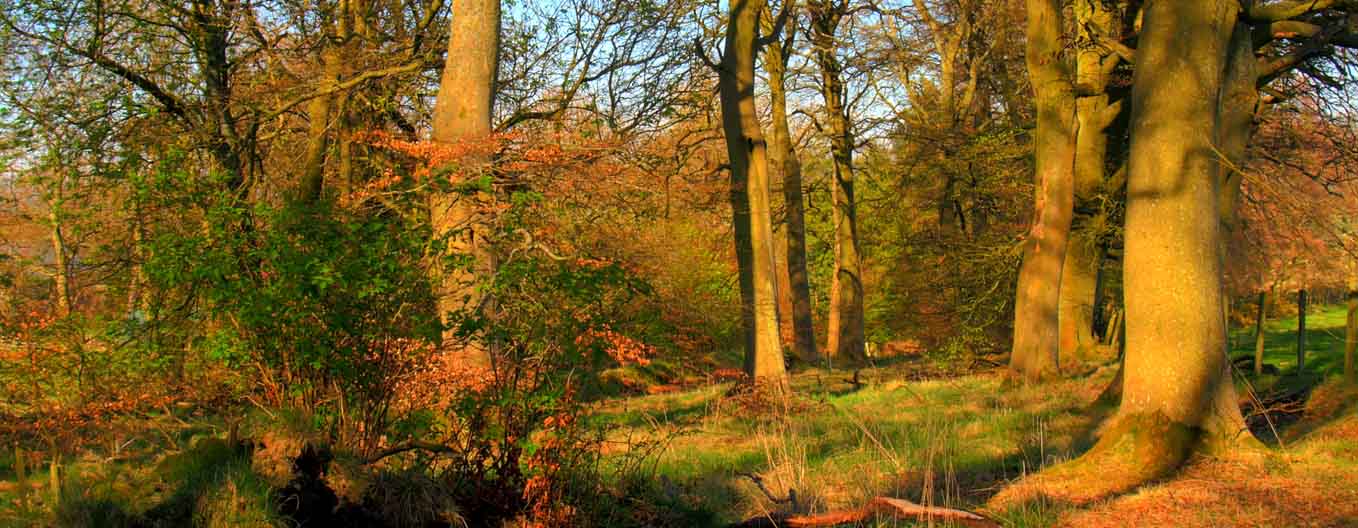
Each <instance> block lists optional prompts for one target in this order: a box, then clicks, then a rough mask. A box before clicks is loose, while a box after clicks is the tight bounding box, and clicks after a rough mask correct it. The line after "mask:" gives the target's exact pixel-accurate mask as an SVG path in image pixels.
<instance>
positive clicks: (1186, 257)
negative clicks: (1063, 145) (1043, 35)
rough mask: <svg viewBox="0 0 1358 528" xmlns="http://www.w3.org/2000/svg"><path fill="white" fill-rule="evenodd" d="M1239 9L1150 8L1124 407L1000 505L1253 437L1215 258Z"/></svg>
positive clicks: (1133, 479)
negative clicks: (1227, 91)
mask: <svg viewBox="0 0 1358 528" xmlns="http://www.w3.org/2000/svg"><path fill="white" fill-rule="evenodd" d="M1238 18H1239V7H1238V6H1237V5H1236V4H1235V3H1234V2H1232V1H1230V0H1211V1H1203V2H1152V3H1151V4H1150V5H1148V6H1147V7H1146V10H1145V13H1144V14H1143V19H1142V29H1141V37H1140V39H1139V41H1138V46H1137V49H1136V55H1135V62H1136V72H1135V74H1134V77H1133V86H1132V97H1131V104H1132V108H1131V111H1132V115H1131V123H1130V132H1131V152H1130V158H1129V174H1128V191H1127V192H1128V194H1127V201H1128V203H1127V223H1126V256H1125V263H1124V276H1123V281H1124V283H1125V285H1126V292H1125V304H1126V310H1127V323H1126V328H1127V352H1126V360H1125V366H1124V373H1123V385H1122V403H1121V406H1120V409H1119V414H1118V416H1117V418H1116V423H1115V424H1114V425H1113V426H1112V427H1111V428H1109V429H1108V430H1106V431H1105V432H1104V433H1103V435H1102V436H1101V437H1100V438H1099V440H1098V443H1097V444H1095V446H1094V447H1093V448H1092V449H1091V450H1090V451H1089V452H1087V453H1085V454H1084V455H1082V456H1081V457H1080V458H1078V459H1076V460H1074V461H1071V462H1068V463H1065V464H1062V465H1058V466H1055V467H1053V468H1050V469H1048V470H1046V471H1044V472H1042V473H1039V474H1038V475H1037V476H1035V477H1034V478H1033V479H1032V480H1031V481H1029V482H1027V483H1021V484H1019V485H1017V486H1014V487H1011V488H1009V489H1007V490H1006V491H1005V492H1002V493H1001V494H1000V495H999V496H997V497H996V499H995V502H997V503H1007V502H1009V501H1013V500H1015V499H1018V500H1024V497H1028V496H1031V494H1032V493H1035V492H1036V490H1039V489H1040V490H1042V492H1043V493H1047V494H1049V495H1051V496H1053V497H1056V498H1059V499H1063V500H1072V501H1084V500H1088V499H1090V498H1097V497H1102V496H1106V495H1107V494H1110V493H1118V492H1122V491H1126V490H1129V489H1131V488H1133V487H1135V486H1138V485H1140V484H1141V483H1143V482H1146V481H1148V480H1151V479H1154V478H1158V477H1161V476H1163V475H1166V474H1168V473H1169V472H1171V471H1173V470H1175V469H1176V468H1178V466H1179V465H1180V464H1181V463H1182V462H1183V461H1184V460H1185V459H1186V458H1187V457H1188V455H1189V454H1191V453H1193V452H1195V451H1197V450H1199V449H1204V448H1214V449H1229V448H1231V447H1232V446H1235V445H1238V444H1240V443H1242V442H1245V441H1247V439H1252V437H1250V436H1248V435H1247V434H1246V435H1245V436H1244V437H1242V436H1241V433H1242V431H1244V430H1245V429H1244V419H1243V417H1242V416H1241V414H1240V409H1239V407H1238V406H1237V404H1236V398H1235V386H1234V384H1233V383H1232V382H1231V378H1230V374H1229V370H1228V364H1227V362H1226V356H1225V353H1224V351H1225V344H1226V342H1225V340H1226V328H1225V320H1224V318H1223V317H1222V313H1223V311H1222V300H1223V296H1222V287H1221V277H1222V273H1221V264H1220V262H1221V260H1220V256H1219V251H1220V248H1221V235H1222V229H1221V222H1220V212H1219V210H1220V204H1219V200H1220V179H1219V178H1220V171H1221V164H1220V163H1219V162H1218V159H1217V157H1216V152H1217V150H1218V147H1217V144H1218V141H1219V138H1220V132H1221V130H1220V126H1221V119H1220V113H1221V108H1220V106H1219V105H1218V101H1219V100H1220V94H1221V91H1222V90H1223V88H1224V85H1225V81H1226V75H1225V72H1226V71H1228V69H1227V67H1228V66H1229V61H1230V60H1231V58H1232V55H1233V54H1232V53H1231V50H1232V46H1231V39H1232V35H1233V34H1236V35H1238V32H1247V31H1248V27H1247V26H1246V25H1244V24H1237V20H1238ZM1030 25H1031V24H1030ZM1237 38H1239V37H1238V36H1237ZM1096 474H1097V475H1098V477H1097V478H1094V477H1093V476H1094V475H1096ZM1072 482H1079V483H1080V484H1079V486H1071V485H1069V484H1070V483H1072Z"/></svg>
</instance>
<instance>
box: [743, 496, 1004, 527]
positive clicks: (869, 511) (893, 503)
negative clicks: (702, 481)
mask: <svg viewBox="0 0 1358 528" xmlns="http://www.w3.org/2000/svg"><path fill="white" fill-rule="evenodd" d="M869 519H877V520H888V519H898V520H914V521H926V520H930V519H932V520H935V521H948V522H952V523H955V524H957V525H960V526H970V527H974V528H999V526H1000V524H999V523H997V522H995V521H993V520H990V519H988V518H986V517H983V516H981V515H977V514H975V513H971V512H969V511H963V510H954V509H952V508H940V507H937V506H923V505H919V504H915V503H913V502H910V501H908V500H905V499H896V498H891V497H876V498H874V499H872V500H871V501H868V504H867V505H866V506H864V507H862V508H859V509H856V510H839V511H832V512H827V513H820V514H816V515H791V514H786V513H774V514H770V515H764V516H759V517H753V518H750V519H747V520H745V521H744V522H742V523H739V524H735V525H732V528H822V527H827V526H842V525H845V524H857V523H862V522H864V521H867V520H869Z"/></svg>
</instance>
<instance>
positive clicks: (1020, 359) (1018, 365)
mask: <svg viewBox="0 0 1358 528" xmlns="http://www.w3.org/2000/svg"><path fill="white" fill-rule="evenodd" d="M1027 11H1028V24H1027V28H1028V29H1027V32H1028V43H1027V53H1026V55H1027V58H1026V60H1027V66H1028V75H1029V77H1030V79H1031V80H1032V84H1033V93H1034V96H1035V106H1036V111H1037V131H1036V133H1035V135H1034V139H1033V145H1034V153H1035V157H1036V162H1037V167H1036V169H1037V170H1036V174H1035V177H1036V183H1037V185H1036V206H1035V210H1036V211H1035V212H1036V216H1037V217H1036V219H1035V221H1034V222H1033V225H1032V228H1031V229H1030V230H1029V233H1028V238H1027V240H1026V241H1025V242H1024V246H1023V265H1022V266H1021V267H1020V268H1019V277H1018V287H1017V290H1018V294H1017V298H1016V300H1015V304H1014V342H1013V351H1012V352H1011V356H1010V362H1009V369H1010V371H1011V373H1012V374H1013V375H1014V376H1016V377H1019V378H1021V379H1023V380H1025V381H1028V382H1035V381H1040V380H1042V379H1044V378H1048V377H1052V376H1055V375H1057V373H1058V370H1059V366H1058V365H1059V350H1060V338H1059V333H1060V328H1059V319H1058V312H1059V310H1060V290H1061V275H1062V269H1061V268H1062V266H1063V264H1064V262H1065V259H1066V248H1067V245H1068V241H1069V236H1070V223H1071V216H1072V211H1073V208H1074V189H1073V179H1074V163H1075V152H1076V130H1075V127H1076V121H1075V87H1074V85H1073V84H1072V82H1071V77H1070V72H1069V71H1068V70H1067V68H1066V67H1065V66H1064V64H1063V62H1062V60H1061V52H1062V50H1063V48H1064V42H1063V41H1062V39H1061V28H1062V26H1063V24H1062V20H1061V19H1062V16H1061V3H1060V2H1058V1H1054V0H1029V1H1028V2H1027ZM1091 294H1092V292H1091Z"/></svg>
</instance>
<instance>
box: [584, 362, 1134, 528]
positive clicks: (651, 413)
mask: <svg viewBox="0 0 1358 528" xmlns="http://www.w3.org/2000/svg"><path fill="white" fill-rule="evenodd" d="M1111 370H1112V369H1104V370H1102V371H1100V372H1099V373H1098V374H1096V375H1095V376H1093V377H1090V378H1084V379H1079V380H1072V381H1066V382H1059V383H1055V384H1052V385H1047V386H1043V387H1039V388H1007V387H1004V386H1003V384H1002V381H1001V379H1000V378H999V377H998V376H995V375H975V376H967V377H962V378H955V379H949V380H932V381H920V382H902V381H895V380H896V379H900V378H903V376H900V375H899V374H901V373H902V372H899V371H895V370H894V369H893V367H887V368H885V369H872V370H869V371H865V373H864V375H863V377H864V378H866V379H868V380H869V384H868V385H866V386H865V387H862V388H861V389H858V390H853V389H852V388H851V387H850V386H847V385H846V384H844V383H842V378H847V377H848V376H849V375H850V374H848V373H843V372H826V371H821V370H811V371H805V372H801V373H798V374H797V375H796V376H795V377H794V387H795V388H796V389H797V393H798V394H799V396H798V400H797V401H796V402H795V403H794V404H793V405H792V407H793V408H792V409H790V410H774V411H773V412H767V411H768V409H754V410H751V409H746V408H742V407H741V406H740V404H739V403H737V402H733V401H731V400H730V399H727V398H724V397H723V393H724V392H725V390H726V389H727V388H728V386H726V385H720V386H715V387H706V388H702V389H698V390H695V391H691V392H685V393H679V394H665V395H658V396H648V397H639V398H631V399H627V400H618V401H614V402H611V403H610V404H609V405H608V406H606V407H605V408H603V409H602V410H601V411H600V413H599V418H600V419H602V420H606V421H609V422H612V423H614V424H617V425H619V426H620V427H621V430H620V431H619V432H618V433H617V434H619V435H625V436H627V437H630V438H632V439H634V440H635V439H638V438H667V439H668V444H667V447H666V448H665V449H664V450H663V451H662V452H661V453H660V456H659V460H657V461H656V466H655V468H656V472H657V473H658V474H659V475H662V476H663V477H664V478H665V479H667V480H669V481H672V482H675V483H677V484H678V485H679V486H681V487H683V488H685V489H688V490H691V492H692V493H693V494H694V495H696V496H698V497H701V500H702V501H703V502H704V506H705V507H706V508H711V509H713V510H715V511H716V513H717V514H718V516H719V518H720V519H721V520H723V521H725V522H731V521H737V520H740V519H744V518H748V517H751V516H755V515H760V514H762V513H765V512H768V511H776V510H782V509H786V506H784V505H777V504H774V503H773V502H771V501H770V500H768V498H767V497H765V496H764V494H763V493H762V492H761V491H759V489H758V488H757V487H756V486H755V485H754V484H753V483H752V481H751V480H750V479H749V478H747V477H745V476H743V475H744V474H755V475H759V476H760V477H761V478H762V479H763V480H764V482H765V484H766V486H767V487H768V488H769V491H770V492H771V493H773V494H775V495H778V496H779V498H783V497H786V496H787V495H788V494H789V493H790V491H791V490H795V491H796V493H797V496H798V499H799V500H798V502H799V505H800V506H801V509H803V510H805V511H810V512H816V511H829V510H833V509H841V508H850V507H857V506H860V505H862V504H863V503H865V502H866V501H867V500H869V499H871V498H872V497H874V496H878V495H888V496H895V497H901V498H906V499H909V500H912V501H916V502H920V503H931V504H936V505H948V506H954V507H963V508H975V507H977V506H979V505H980V504H982V503H983V502H984V501H985V500H986V499H987V498H988V497H989V496H990V495H991V494H993V492H994V491H995V490H996V489H997V488H998V487H999V486H1000V485H1002V484H1003V483H1004V482H1006V481H1008V480H1011V479H1015V478H1018V477H1020V476H1022V475H1023V474H1025V473H1028V472H1032V471H1036V470H1037V469H1039V468H1041V467H1044V466H1047V465H1050V464H1052V463H1056V462H1059V461H1062V460H1065V459H1068V458H1069V457H1070V456H1072V454H1073V453H1075V452H1077V451H1078V450H1081V449H1083V448H1085V447H1087V445H1088V443H1089V441H1090V439H1091V437H1090V432H1091V430H1092V428H1093V427H1094V426H1095V425H1097V423H1098V421H1099V418H1101V414H1100V413H1098V412H1095V413H1087V412H1086V411H1087V409H1086V407H1087V405H1088V402H1090V401H1092V400H1093V399H1094V396H1095V395H1097V393H1098V390H1099V389H1102V387H1103V385H1104V384H1106V383H1107V382H1108V381H1109V378H1110V377H1111V374H1112V372H1111ZM874 380H875V381H874ZM1006 519H1010V521H1012V522H1011V524H1013V525H1021V526H1043V525H1048V524H1050V522H1051V514H1050V513H1049V512H1045V511H1025V512H1008V513H1007V514H1006ZM1042 519H1046V520H1045V521H1042Z"/></svg>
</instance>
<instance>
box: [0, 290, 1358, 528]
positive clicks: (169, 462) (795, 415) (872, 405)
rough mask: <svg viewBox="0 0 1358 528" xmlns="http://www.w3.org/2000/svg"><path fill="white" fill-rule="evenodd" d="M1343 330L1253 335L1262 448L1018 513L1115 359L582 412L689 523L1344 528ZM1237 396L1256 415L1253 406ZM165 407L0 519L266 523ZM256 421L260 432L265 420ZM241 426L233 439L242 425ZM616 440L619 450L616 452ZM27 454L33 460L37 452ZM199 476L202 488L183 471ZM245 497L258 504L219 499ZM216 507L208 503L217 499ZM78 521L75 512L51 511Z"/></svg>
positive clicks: (43, 476) (845, 381)
mask: <svg viewBox="0 0 1358 528" xmlns="http://www.w3.org/2000/svg"><path fill="white" fill-rule="evenodd" d="M1343 322H1344V315H1343V311H1342V309H1338V308H1326V309H1323V310H1320V311H1319V312H1317V313H1315V314H1312V315H1311V316H1309V317H1308V326H1309V327H1310V330H1309V335H1308V340H1307V343H1308V344H1307V347H1308V358H1307V362H1306V367H1307V368H1306V372H1304V373H1302V375H1300V376H1298V375H1296V373H1295V372H1294V371H1295V357H1296V356H1295V349H1294V348H1293V347H1294V346H1295V343H1296V341H1295V333H1294V330H1293V329H1294V328H1295V319H1292V320H1287V319H1280V320H1278V321H1274V322H1271V323H1270V324H1269V325H1268V326H1267V328H1266V329H1267V331H1268V334H1267V335H1266V345H1267V355H1266V362H1267V363H1269V364H1271V365H1274V366H1275V367H1276V368H1277V372H1278V374H1271V375H1265V376H1262V377H1260V378H1258V379H1255V378H1253V376H1252V375H1249V374H1248V373H1247V376H1245V377H1242V378H1241V379H1239V382H1240V388H1241V394H1242V400H1244V401H1246V402H1247V403H1246V405H1245V410H1246V413H1247V414H1248V415H1252V416H1251V418H1250V420H1251V424H1252V425H1255V426H1256V427H1255V431H1256V433H1258V434H1261V436H1263V437H1264V438H1265V441H1266V443H1267V444H1269V447H1268V448H1267V449H1266V450H1263V451H1260V452H1253V453H1245V454H1234V455H1231V456H1228V457H1214V458H1208V457H1202V458H1199V459H1196V460H1193V461H1191V462H1190V463H1189V464H1188V465H1187V466H1186V467H1185V468H1184V469H1183V470H1182V471H1181V472H1179V473H1178V474H1177V475H1176V476H1175V477H1173V478H1171V479H1168V480H1166V481H1164V482H1160V483H1155V484H1152V485H1149V486H1146V487H1144V488H1142V489H1140V490H1138V491H1135V492H1133V493H1130V494H1128V495H1124V496H1121V497H1117V498H1114V499H1110V500H1107V501H1103V502H1099V503H1095V504H1090V505H1084V506H1080V507H1070V506H1058V505H1050V504H1029V505H1026V506H1023V507H1021V508H1019V509H1016V510H1009V511H999V512H996V511H988V510H986V508H985V504H986V502H987V500H988V499H989V498H990V497H991V496H993V495H994V494H995V493H997V492H998V490H999V489H1001V488H1002V487H1003V486H1005V485H1006V484H1007V483H1009V482H1012V481H1014V480H1016V479H1018V478H1020V477H1022V476H1024V475H1025V474H1028V473H1032V472H1035V471H1038V470H1040V469H1041V468H1044V467H1047V466H1050V465H1052V464H1056V463H1059V462H1061V461H1064V460H1068V459H1070V458H1072V457H1074V456H1077V455H1078V454H1079V453H1080V452H1082V451H1083V450H1085V449H1087V448H1088V446H1089V445H1091V444H1092V442H1093V440H1094V438H1095V437H1096V435H1097V432H1098V429H1099V427H1100V426H1101V425H1102V423H1103V422H1104V420H1105V419H1106V418H1107V416H1108V414H1109V413H1110V412H1111V410H1112V409H1110V408H1108V407H1107V406H1104V407H1100V406H1096V405H1093V404H1092V402H1094V401H1095V400H1096V399H1097V396H1098V395H1099V394H1100V392H1101V391H1102V390H1103V389H1104V388H1105V387H1106V386H1107V384H1108V383H1109V381H1110V380H1111V379H1112V377H1113V374H1114V371H1115V370H1116V363H1115V362H1112V361H1110V362H1109V363H1108V364H1105V365H1102V366H1094V367H1089V369H1088V370H1087V371H1086V372H1081V373H1078V374H1077V375H1074V376H1072V377H1071V378H1070V379H1068V380H1065V381H1059V382H1054V383H1049V384H1044V385H1041V386H1037V387H1019V386H1012V385H1009V384H1006V383H1005V382H1004V381H1003V378H1002V376H1001V375H1000V373H999V372H998V371H991V372H984V373H979V374H970V375H963V376H957V375H950V374H948V373H947V369H942V368H939V366H938V365H937V364H935V363H933V362H931V361H929V360H927V359H925V358H921V357H918V356H915V357H910V358H903V359H896V360H893V361H890V362H885V363H883V364H882V365H879V366H876V367H873V368H867V369H863V370H861V371H859V372H858V373H857V374H855V373H854V372H847V371H842V370H836V371H827V370H823V369H803V370H799V371H797V372H796V373H795V374H794V376H793V388H794V391H795V394H796V396H795V397H793V398H792V399H790V400H788V401H778V402H773V401H768V400H761V399H759V398H758V397H755V396H749V395H745V396H739V395H737V396H732V395H730V394H728V391H729V390H730V388H731V387H732V384H731V383H700V384H695V385H691V386H684V387H678V386H661V387H652V388H653V389H658V390H660V391H665V392H664V393H662V394H653V395H645V396H630V397H617V398H612V399H609V400H606V401H603V402H601V403H599V404H598V407H597V409H596V410H595V413H594V416H593V418H594V419H595V420H598V421H601V422H604V423H606V424H608V425H609V426H610V427H611V429H610V431H611V432H610V437H611V439H613V440H618V442H617V443H607V444H605V449H608V450H610V451H611V452H607V453H606V456H607V458H606V460H609V461H615V462H618V463H621V461H622V460H624V459H627V458H628V457H629V456H633V455H636V454H637V449H635V448H636V447H637V446H649V447H650V449H651V451H647V452H648V453H649V456H648V457H646V458H644V459H643V460H644V461H645V462H646V463H647V464H649V465H651V468H652V470H653V475H654V478H653V481H654V482H653V484H654V485H655V486H656V487H657V488H658V489H659V490H660V493H663V494H665V495H667V496H668V497H667V499H668V500H669V502H671V503H682V504H684V505H685V506H686V507H688V508H691V509H693V510H698V511H702V512H706V514H705V515H703V516H702V518H703V519H706V520H705V521H703V522H704V523H709V522H710V524H711V525H714V526H722V525H727V524H730V523H734V522H739V521H741V520H744V519H750V518H753V517H758V516H762V515H769V514H773V513H777V512H793V511H795V512H798V513H816V512H827V511H834V510H842V509H846V508H855V507H859V506H862V505H863V504H864V503H866V502H867V501H868V500H870V499H871V498H873V497H876V496H891V497H898V498H903V499H908V500H911V501H914V502H918V503H921V504H926V505H939V506H946V507H953V508H961V509H967V510H972V511H980V512H982V513H984V514H986V515H988V516H990V517H992V518H994V519H996V520H997V521H999V522H1000V523H1001V524H1002V525H1004V526H1014V527H1036V526H1081V527H1084V526H1088V527H1104V526H1107V527H1113V526H1204V527H1206V526H1355V527H1358V487H1355V486H1354V483H1355V482H1358V393H1355V392H1354V391H1353V390H1351V389H1346V388H1344V387H1343V385H1342V383H1340V382H1339V380H1338V379H1337V376H1336V375H1337V374H1338V371H1339V370H1340V369H1342V352H1343ZM1232 338H1233V343H1234V344H1236V345H1237V348H1236V349H1235V350H1233V356H1243V355H1252V347H1253V343H1254V340H1253V334H1252V330H1251V329H1243V330H1239V331H1237V332H1233V334H1232ZM1251 394H1253V396H1250V395H1251ZM1278 395H1282V396H1286V398H1281V399H1279V398H1277V396H1278ZM1253 401H1258V402H1260V403H1262V404H1263V405H1262V406H1263V407H1266V408H1267V409H1268V412H1258V409H1259V407H1260V406H1258V405H1254V404H1252V403H1249V402H1253ZM173 411H174V412H167V413H165V414H164V415H159V416H138V417H133V416H129V417H126V418H125V420H123V421H122V422H119V423H117V424H113V425H111V426H110V427H109V428H108V431H109V433H108V434H107V438H103V441H102V442H100V443H98V444H95V445H92V446H90V447H89V448H87V449H83V450H82V452H84V453H85V454H83V455H80V456H77V457H71V456H67V457H66V458H65V459H64V460H59V461H58V464H57V466H59V470H60V478H59V479H58V478H54V477H53V476H52V475H51V474H50V473H51V471H50V469H51V467H52V466H53V465H52V464H50V463H48V462H50V461H48V462H44V463H32V464H29V467H28V468H26V469H20V468H16V467H15V464H14V463H13V460H14V459H13V458H12V457H9V456H3V455H0V526H32V525H50V522H49V521H50V519H51V518H52V517H50V506H45V505H44V504H50V503H51V502H52V501H54V500H56V499H57V498H56V495H57V494H56V493H53V487H52V486H50V485H49V483H51V482H58V481H59V482H61V486H60V488H61V489H60V491H61V493H64V494H70V493H80V494H83V495H84V496H85V497H87V498H93V499H97V500H86V501H84V502H83V503H81V504H83V506H82V507H85V508H106V509H108V510H109V512H113V513H110V514H109V515H112V514H114V513H117V512H149V511H150V510H151V509H152V508H156V507H157V506H156V505H161V506H159V508H161V509H164V508H165V507H166V506H164V505H169V506H171V507H175V508H195V506H193V503H191V502H186V501H190V499H192V500H193V501H197V506H196V508H198V509H197V510H195V511H198V512H200V513H201V511H202V510H203V509H204V505H205V504H206V505H207V508H206V512H207V514H208V515H216V514H215V513H214V512H215V511H218V510H220V511H223V512H227V513H229V514H230V515H231V516H230V517H223V519H224V522H223V523H221V524H217V525H218V526H243V525H254V526H266V525H278V523H277V519H276V518H272V517H270V518H265V519H242V518H240V517H238V515H239V512H261V511H268V508H267V506H266V505H267V502H268V501H269V500H271V499H270V495H269V489H270V486H271V485H274V484H270V483H269V482H267V481H266V479H265V478H264V477H263V476H262V475H263V474H261V473H259V471H257V469H258V468H255V469H251V468H250V467H249V466H246V467H238V466H234V465H232V464H231V463H229V461H230V460H233V458H231V455H230V453H221V454H218V455H212V454H211V453H208V455H211V456H204V453H202V452H201V451H203V450H202V449H199V451H200V452H199V453H197V454H196V455H193V456H188V453H190V451H191V450H190V448H189V447H188V446H200V447H201V446H208V447H212V446H214V445H218V444H220V445H219V446H218V448H220V449H226V447H225V446H226V444H225V442H222V441H216V442H217V444H212V443H210V442H204V439H220V438H224V437H225V436H226V435H227V430H228V429H230V426H228V424H226V423H224V422H223V420H222V419H221V417H219V416H215V415H213V414H212V413H211V412H208V411H205V410H202V409H178V410H173ZM270 419H271V420H270V421H271V423H273V424H274V425H273V426H275V427H276V423H277V422H278V418H277V417H273V416H271V417H270ZM284 421H286V420H284ZM247 426H248V423H247V424H245V425H242V426H241V433H242V434H249V433H248V427H247ZM299 427H301V426H299ZM1272 431H1277V435H1276V436H1275V435H1272ZM624 445H625V446H631V447H633V449H631V450H627V449H624V448H621V447H614V446H624ZM101 446H102V447H101ZM4 447H5V449H4V450H3V452H5V453H7V452H9V451H10V446H4ZM25 449H26V450H27V451H28V453H29V455H30V458H33V457H34V456H36V455H40V454H41V453H40V452H41V451H42V450H43V447H42V446H26V447H25ZM194 449H198V448H194ZM34 451H38V453H35V452H34ZM180 453H182V454H184V456H177V454H180ZM219 455H220V456H219ZM213 456H216V457H218V458H220V459H221V460H224V461H227V462H226V463H224V464H221V465H218V466H214V467H216V468H217V469H212V470H211V471H202V470H201V469H202V468H200V467H197V466H194V465H195V464H196V465H198V466H203V465H204V463H203V462H202V460H203V459H205V458H211V457H213ZM195 457H196V458H195ZM36 458H42V459H43V460H46V459H45V458H43V457H41V456H37V457H36ZM633 460H635V458H633ZM19 473H26V475H25V476H24V477H23V478H21V477H20V475H19ZM208 473H210V476H211V480H210V481H206V482H199V481H196V480H194V477H193V475H195V474H198V475H201V474H208ZM761 485H762V487H763V488H764V489H762V490H761ZM794 496H795V499H793V497H794ZM176 497H181V498H180V499H176ZM241 501H255V502H260V504H259V505H258V507H251V508H240V507H230V505H231V504H237V503H240V502H241ZM218 503H220V504H222V505H223V506H221V507H220V508H218V507H214V506H213V505H214V504H218ZM637 507H644V505H638V506H637ZM45 511H46V512H49V513H44V512H45ZM232 512H235V513H232ZM162 513H164V514H165V515H171V514H173V513H174V512H162ZM77 514H79V515H86V516H88V515H89V512H65V513H63V514H62V515H68V516H72V515H77ZM195 515H197V514H195ZM222 515H226V514H222ZM908 525H909V524H891V525H890V526H908ZM935 525H939V526H947V525H948V524H947V523H935Z"/></svg>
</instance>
